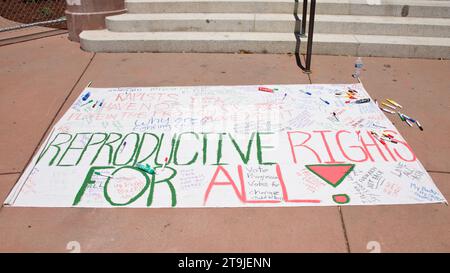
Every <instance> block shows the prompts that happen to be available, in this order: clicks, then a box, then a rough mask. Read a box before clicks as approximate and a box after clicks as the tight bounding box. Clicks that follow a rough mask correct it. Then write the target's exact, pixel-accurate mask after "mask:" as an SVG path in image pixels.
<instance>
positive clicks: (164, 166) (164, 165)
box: [161, 156, 169, 171]
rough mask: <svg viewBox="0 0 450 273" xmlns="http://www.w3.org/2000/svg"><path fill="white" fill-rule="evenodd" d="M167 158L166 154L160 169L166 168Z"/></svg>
mask: <svg viewBox="0 0 450 273" xmlns="http://www.w3.org/2000/svg"><path fill="white" fill-rule="evenodd" d="M168 160H169V159H168V158H167V156H166V157H165V158H164V164H163V167H162V169H161V171H164V169H165V168H166V164H167V161H168Z"/></svg>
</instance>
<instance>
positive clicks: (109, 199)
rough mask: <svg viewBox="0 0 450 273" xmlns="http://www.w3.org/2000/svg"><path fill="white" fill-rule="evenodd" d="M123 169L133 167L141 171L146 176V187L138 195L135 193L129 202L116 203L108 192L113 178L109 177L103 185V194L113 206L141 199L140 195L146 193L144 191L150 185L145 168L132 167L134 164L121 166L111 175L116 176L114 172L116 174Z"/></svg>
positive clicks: (124, 204)
mask: <svg viewBox="0 0 450 273" xmlns="http://www.w3.org/2000/svg"><path fill="white" fill-rule="evenodd" d="M122 169H132V170H135V171H138V172H139V173H141V174H142V175H143V176H144V177H145V186H144V188H142V190H141V191H140V192H139V193H138V194H137V195H135V196H134V197H133V198H131V199H130V200H128V201H127V202H125V203H116V202H114V201H112V199H111V196H109V194H108V185H109V181H111V178H109V177H108V179H107V180H106V182H105V185H104V186H103V194H104V196H105V199H106V201H108V203H110V204H111V206H115V207H118V206H126V205H129V204H131V203H133V202H134V201H136V200H137V199H139V197H141V196H142V195H143V194H144V192H145V191H146V190H147V188H148V186H149V185H150V178H149V177H148V175H147V174H146V173H145V172H144V171H143V170H141V169H139V168H135V167H132V166H123V167H120V168H118V169H117V170H115V171H114V172H113V173H112V174H111V175H112V176H113V177H114V174H116V173H117V172H118V171H120V170H122ZM113 179H114V178H113Z"/></svg>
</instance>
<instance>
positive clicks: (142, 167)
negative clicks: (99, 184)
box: [94, 157, 168, 178]
mask: <svg viewBox="0 0 450 273" xmlns="http://www.w3.org/2000/svg"><path fill="white" fill-rule="evenodd" d="M167 161H168V158H167V157H166V158H164V164H163V166H162V169H161V172H163V171H164V169H165V168H166V165H167ZM135 167H136V168H138V169H140V170H141V171H144V172H146V173H148V174H152V175H153V174H157V173H156V171H155V169H153V168H152V167H151V166H150V165H149V164H145V165H144V164H140V163H137V164H136V165H135ZM94 174H96V175H99V176H103V177H107V178H113V177H112V176H109V175H104V174H102V173H100V172H94Z"/></svg>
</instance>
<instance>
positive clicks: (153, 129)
mask: <svg viewBox="0 0 450 273" xmlns="http://www.w3.org/2000/svg"><path fill="white" fill-rule="evenodd" d="M349 89H352V90H355V91H357V93H356V96H358V97H359V98H369V95H368V94H367V92H366V91H365V90H364V88H363V86H362V85H360V84H351V85H344V84H342V85H336V84H334V85H331V84H330V85H276V86H265V88H260V87H259V86H196V87H152V88H87V89H86V90H84V91H83V93H82V94H81V95H80V97H79V98H78V99H77V100H76V101H75V103H74V104H73V105H72V106H71V107H70V109H69V110H68V111H67V112H66V113H65V115H64V116H63V117H62V119H61V120H60V121H59V122H58V123H57V124H56V125H55V126H54V128H53V130H52V132H51V133H50V134H49V136H48V138H47V139H46V141H45V142H44V144H43V145H42V146H41V148H40V150H39V151H38V152H37V154H36V155H35V156H34V158H33V160H32V161H31V163H30V164H29V166H28V167H27V169H26V171H25V172H24V173H23V175H22V177H21V178H20V179H19V181H18V183H17V184H16V186H15V187H14V189H13V190H12V191H11V193H10V195H9V196H8V198H7V200H6V201H5V204H6V205H9V206H37V207H149V208H156V207H246V206H256V207H263V206H323V205H380V204H415V203H441V202H446V200H445V198H444V197H443V195H442V194H441V193H440V192H439V190H438V189H437V187H436V186H435V184H434V183H433V181H432V179H431V177H430V176H429V175H428V173H427V172H426V170H425V169H424V167H423V166H422V164H421V163H420V162H419V161H418V159H417V158H416V156H415V154H414V152H413V151H412V149H411V147H410V146H409V145H408V144H407V143H406V141H405V140H404V139H403V138H402V136H401V135H400V134H399V132H398V131H397V130H396V128H395V127H394V126H393V125H392V123H391V122H390V121H389V120H388V119H387V118H386V116H385V115H384V113H383V112H382V111H381V110H380V109H379V108H378V107H377V105H376V104H375V103H374V102H373V101H372V100H371V101H369V102H366V103H360V104H358V103H354V100H353V101H352V103H348V102H347V103H346V101H348V98H347V97H346V96H345V94H346V93H347V91H348V90H349ZM271 91H272V92H271ZM383 133H384V134H385V135H386V136H388V137H386V138H385V140H384V141H383V140H382V139H381V136H382V135H383ZM417 133H418V134H420V131H419V130H418V131H417ZM388 140H391V141H388Z"/></svg>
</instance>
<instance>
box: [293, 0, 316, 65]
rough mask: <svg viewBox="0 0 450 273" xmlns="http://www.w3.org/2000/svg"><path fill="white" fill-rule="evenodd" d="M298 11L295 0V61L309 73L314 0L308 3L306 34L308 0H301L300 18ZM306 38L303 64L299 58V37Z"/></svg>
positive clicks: (314, 13) (314, 9)
mask: <svg viewBox="0 0 450 273" xmlns="http://www.w3.org/2000/svg"><path fill="white" fill-rule="evenodd" d="M297 11H298V0H295V5H294V18H295V30H294V35H295V39H296V45H295V59H296V61H297V65H298V67H300V69H302V70H303V71H304V72H305V73H311V58H312V47H313V36H314V20H315V15H316V0H311V3H310V5H309V20H308V35H306V21H307V20H306V19H307V15H308V0H303V10H302V18H301V19H300V18H299V17H298V14H297ZM305 37H306V38H307V44H306V54H305V65H303V64H302V59H301V52H300V46H301V41H302V40H301V39H302V38H305Z"/></svg>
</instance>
